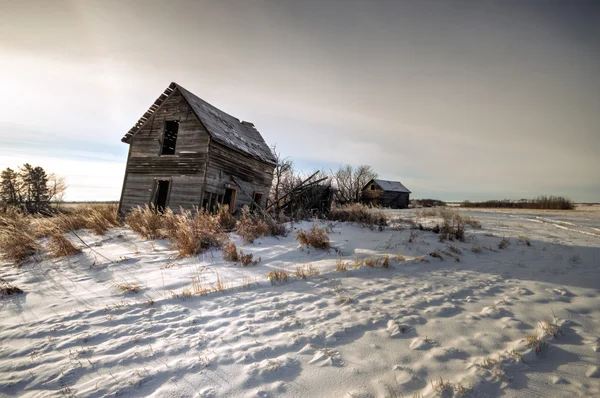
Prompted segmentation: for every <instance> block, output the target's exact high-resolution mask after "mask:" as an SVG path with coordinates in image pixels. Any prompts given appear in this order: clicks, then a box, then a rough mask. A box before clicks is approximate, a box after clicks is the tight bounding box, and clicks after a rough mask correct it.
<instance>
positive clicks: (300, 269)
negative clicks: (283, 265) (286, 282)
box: [295, 264, 321, 279]
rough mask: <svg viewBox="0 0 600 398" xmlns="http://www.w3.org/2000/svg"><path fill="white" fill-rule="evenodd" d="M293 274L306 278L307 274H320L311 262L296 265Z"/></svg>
mask: <svg viewBox="0 0 600 398" xmlns="http://www.w3.org/2000/svg"><path fill="white" fill-rule="evenodd" d="M295 275H296V277H298V278H300V279H306V278H308V277H309V276H319V275H321V272H320V271H319V270H318V269H316V268H315V267H314V266H313V265H312V264H308V265H298V266H296V272H295Z"/></svg>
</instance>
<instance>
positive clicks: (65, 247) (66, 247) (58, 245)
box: [47, 232, 81, 258]
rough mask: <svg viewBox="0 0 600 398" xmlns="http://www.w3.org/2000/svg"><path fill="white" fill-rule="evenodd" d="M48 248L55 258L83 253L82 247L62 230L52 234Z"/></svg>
mask: <svg viewBox="0 0 600 398" xmlns="http://www.w3.org/2000/svg"><path fill="white" fill-rule="evenodd" d="M47 248H48V250H49V251H50V255H51V256H52V257H54V258H59V257H68V256H73V255H75V254H79V253H81V249H80V248H78V247H77V246H75V245H74V244H73V243H72V242H71V241H70V240H69V239H68V238H67V237H66V236H64V235H63V234H62V233H60V232H57V233H55V234H53V235H51V236H50V239H49V240H48V243H47Z"/></svg>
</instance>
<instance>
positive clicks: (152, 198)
mask: <svg viewBox="0 0 600 398" xmlns="http://www.w3.org/2000/svg"><path fill="white" fill-rule="evenodd" d="M121 141H123V142H125V143H127V144H129V155H128V156H127V167H126V169H125V178H124V181H123V189H122V192H121V201H120V203H119V212H120V213H124V212H128V211H129V210H131V209H132V208H134V207H136V206H143V205H146V204H152V205H154V206H156V207H157V208H159V209H164V208H166V207H170V208H172V209H173V210H174V211H177V210H178V209H179V208H180V207H182V208H186V209H191V208H194V207H203V208H205V209H208V210H211V211H214V210H215V209H216V208H217V205H218V204H221V205H228V206H229V208H230V210H231V211H234V210H235V209H238V208H240V207H241V206H243V205H246V204H247V205H250V206H256V205H258V206H261V207H263V206H264V203H265V201H266V198H267V195H268V193H269V189H270V188H271V182H272V179H273V170H274V168H275V165H276V160H275V157H274V156H273V153H272V152H271V149H270V148H269V146H268V145H267V144H266V143H265V141H264V139H263V138H262V136H261V135H260V133H259V132H258V130H257V129H256V128H255V127H254V125H253V124H252V123H249V122H243V121H240V120H238V119H236V118H235V117H233V116H231V115H228V114H227V113H225V112H223V111H221V110H219V109H217V108H215V107H214V106H212V105H211V104H209V103H207V102H205V101H203V100H202V99H200V98H198V97H197V96H196V95H194V94H192V93H191V92H189V91H187V90H186V89H185V88H183V87H181V86H180V85H178V84H176V83H171V84H170V85H169V87H167V89H166V90H165V91H164V93H163V94H162V95H161V96H160V97H159V98H158V99H157V100H156V101H155V102H154V104H153V105H152V106H151V107H150V109H148V111H147V112H146V113H145V114H144V115H143V116H142V117H141V119H140V120H139V121H138V122H137V123H136V124H135V126H133V128H131V130H129V131H128V132H127V134H125V136H124V137H123V138H122V140H121Z"/></svg>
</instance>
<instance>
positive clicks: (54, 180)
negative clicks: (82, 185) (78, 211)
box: [48, 173, 67, 208]
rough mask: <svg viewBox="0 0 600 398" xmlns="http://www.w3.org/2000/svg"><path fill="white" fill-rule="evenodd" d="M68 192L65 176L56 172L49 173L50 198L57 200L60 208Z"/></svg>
mask: <svg viewBox="0 0 600 398" xmlns="http://www.w3.org/2000/svg"><path fill="white" fill-rule="evenodd" d="M66 193H67V184H66V183H65V179H64V177H59V176H57V175H56V174H54V173H50V174H49V175H48V198H49V199H48V200H49V201H52V202H55V203H56V206H57V208H58V207H60V204H61V203H62V201H63V199H64V197H65V194H66Z"/></svg>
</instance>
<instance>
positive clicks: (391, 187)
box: [363, 178, 411, 193]
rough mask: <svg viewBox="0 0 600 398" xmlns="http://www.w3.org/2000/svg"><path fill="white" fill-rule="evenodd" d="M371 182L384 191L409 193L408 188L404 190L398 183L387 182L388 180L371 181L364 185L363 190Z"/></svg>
mask: <svg viewBox="0 0 600 398" xmlns="http://www.w3.org/2000/svg"><path fill="white" fill-rule="evenodd" d="M371 182H375V183H376V184H377V185H379V186H380V187H381V189H383V190H384V191H392V192H406V193H411V192H410V191H409V190H408V188H406V187H405V186H404V185H402V183H401V182H400V181H388V180H378V179H375V178H374V179H372V180H371V181H369V183H368V184H366V185H365V186H364V187H363V189H365V188H366V187H367V186H368V185H369V184H370V183H371Z"/></svg>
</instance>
